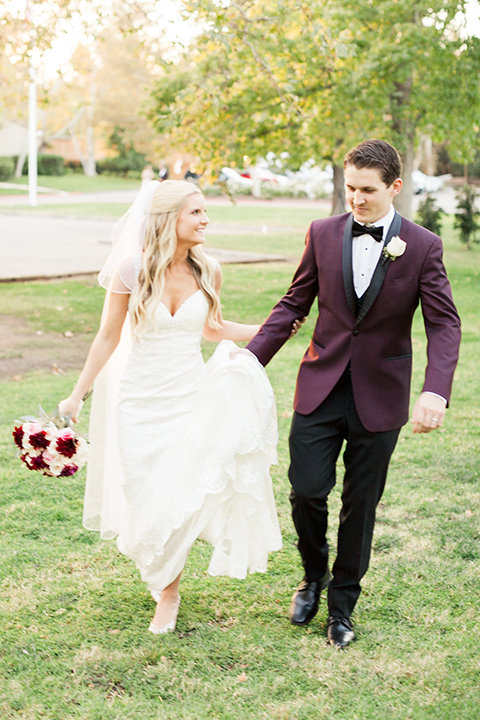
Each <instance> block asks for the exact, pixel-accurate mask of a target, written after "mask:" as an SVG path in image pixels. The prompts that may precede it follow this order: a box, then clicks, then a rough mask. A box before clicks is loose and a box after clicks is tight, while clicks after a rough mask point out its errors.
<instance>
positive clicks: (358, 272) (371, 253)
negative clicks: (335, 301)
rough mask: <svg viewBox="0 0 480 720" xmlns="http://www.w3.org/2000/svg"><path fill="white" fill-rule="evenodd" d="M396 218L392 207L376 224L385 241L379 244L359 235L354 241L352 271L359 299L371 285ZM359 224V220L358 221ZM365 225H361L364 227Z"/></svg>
mask: <svg viewBox="0 0 480 720" xmlns="http://www.w3.org/2000/svg"><path fill="white" fill-rule="evenodd" d="M394 217H395V208H394V207H393V205H390V210H389V211H388V213H387V214H386V215H385V217H383V218H380V220H377V221H376V222H374V223H371V225H373V227H381V228H383V241H382V242H377V240H375V238H373V237H372V236H371V235H368V234H365V235H359V236H358V237H355V238H353V240H352V269H353V286H354V288H355V292H356V294H357V297H359V298H360V297H362V295H363V293H364V292H365V290H366V289H367V288H368V286H369V285H370V282H371V280H372V275H373V273H374V272H375V268H376V267H377V264H378V261H379V260H380V255H381V254H382V250H383V246H384V243H385V238H386V237H387V233H388V231H389V229H390V225H391V224H392V222H393V218H394ZM357 222H358V220H357ZM364 224H365V223H359V225H364Z"/></svg>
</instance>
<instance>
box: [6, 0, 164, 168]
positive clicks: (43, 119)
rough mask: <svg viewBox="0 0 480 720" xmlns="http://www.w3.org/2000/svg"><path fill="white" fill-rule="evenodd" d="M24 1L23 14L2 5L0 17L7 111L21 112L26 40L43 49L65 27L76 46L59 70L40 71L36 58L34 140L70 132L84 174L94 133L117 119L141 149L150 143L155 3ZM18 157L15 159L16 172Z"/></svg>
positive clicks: (157, 43) (90, 164)
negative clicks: (146, 113)
mask: <svg viewBox="0 0 480 720" xmlns="http://www.w3.org/2000/svg"><path fill="white" fill-rule="evenodd" d="M30 6H31V12H30V15H29V16H27V17H26V16H25V13H21V14H20V13H17V14H16V15H15V14H13V13H10V14H7V13H3V15H2V16H1V18H0V19H1V22H0V31H1V33H2V38H3V39H4V40H5V43H6V45H5V51H4V53H3V55H1V56H0V69H1V70H2V79H1V81H0V82H1V95H0V98H1V103H2V105H3V108H4V109H7V110H8V114H9V117H10V118H12V119H13V118H18V119H21V118H26V116H27V86H28V82H29V63H30V57H31V54H32V52H33V48H34V47H35V48H37V50H38V51H39V54H40V55H42V56H43V54H44V53H45V52H47V51H48V50H49V49H50V48H51V47H52V43H53V42H54V40H55V39H57V38H59V37H61V36H62V35H65V34H67V35H68V34H70V36H71V38H72V45H74V46H76V48H75V50H74V52H73V54H72V56H71V58H70V61H69V63H68V64H67V66H66V67H64V68H63V69H62V71H61V72H59V73H58V74H57V75H56V76H55V75H52V73H51V71H50V74H47V73H46V71H45V65H42V64H41V63H40V68H39V75H38V106H39V109H40V113H39V118H40V123H41V125H42V130H43V137H42V139H41V141H40V142H41V143H43V145H44V146H46V147H48V143H49V142H51V141H53V140H55V139H57V138H64V137H69V138H71V140H72V142H73V144H74V146H75V147H76V151H77V155H78V157H79V159H80V161H81V163H82V165H83V168H84V171H85V173H86V174H90V175H91V174H95V142H96V138H98V137H101V136H103V138H108V136H109V135H110V134H111V133H112V131H113V128H114V127H115V125H117V124H121V125H122V126H125V127H127V128H128V129H129V131H131V132H134V133H135V144H136V145H137V146H138V147H139V148H140V149H141V150H143V149H145V150H146V149H147V147H148V149H151V147H152V144H153V140H154V133H153V131H152V130H151V128H150V127H149V125H148V123H147V121H146V119H145V117H143V116H142V115H141V110H142V105H143V103H144V101H145V99H146V98H147V97H148V93H149V90H150V87H151V85H152V82H153V73H154V71H155V67H154V63H153V55H152V53H155V52H158V51H159V50H160V51H163V49H164V48H163V47H162V45H161V31H159V30H158V29H157V28H156V27H155V23H156V19H155V17H150V13H151V11H152V10H153V9H154V6H155V3H154V2H152V3H148V2H127V1H126V0H113V2H112V3H105V2H103V0H93V1H92V2H89V3H88V8H87V6H86V5H85V3H84V2H82V0H68V1H67V0H63V1H61V2H53V1H51V0H47V1H46V2H34V3H30ZM81 31H82V32H81ZM47 55H48V52H47ZM25 152H26V148H25ZM24 159H25V158H24V157H21V158H20V159H19V163H18V168H19V172H21V168H22V166H23V162H24Z"/></svg>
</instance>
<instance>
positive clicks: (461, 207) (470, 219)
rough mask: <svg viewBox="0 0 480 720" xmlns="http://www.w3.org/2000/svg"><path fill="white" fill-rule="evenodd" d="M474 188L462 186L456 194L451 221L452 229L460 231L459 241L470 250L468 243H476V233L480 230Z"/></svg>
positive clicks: (479, 213) (479, 215)
mask: <svg viewBox="0 0 480 720" xmlns="http://www.w3.org/2000/svg"><path fill="white" fill-rule="evenodd" d="M477 195H478V194H477V190H476V188H474V187H472V186H470V185H464V186H463V187H462V188H459V189H458V190H457V192H456V198H457V212H456V213H455V219H454V221H453V227H454V228H455V229H456V230H460V235H459V236H460V240H461V241H462V242H463V243H465V245H466V246H467V248H470V243H472V242H478V239H477V232H478V231H479V230H480V222H479V221H478V218H479V217H480V212H479V211H478V210H477V208H476V206H475V201H476V199H477Z"/></svg>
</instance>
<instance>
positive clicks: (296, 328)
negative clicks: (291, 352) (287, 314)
mask: <svg viewBox="0 0 480 720" xmlns="http://www.w3.org/2000/svg"><path fill="white" fill-rule="evenodd" d="M306 319H307V318H299V319H298V320H294V321H293V323H292V330H291V333H290V336H289V338H288V339H289V340H290V339H291V338H292V337H293V336H294V335H297V334H298V331H299V330H300V328H301V327H302V325H303V323H304V322H305V320H306ZM239 353H244V354H245V353H248V354H249V355H253V353H252V352H250V350H247V348H239V347H237V348H235V349H234V350H232V351H231V352H230V359H231V360H234V359H235V356H236V355H238V354H239ZM254 357H255V356H254Z"/></svg>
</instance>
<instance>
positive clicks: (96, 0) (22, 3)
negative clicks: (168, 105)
mask: <svg viewBox="0 0 480 720" xmlns="http://www.w3.org/2000/svg"><path fill="white" fill-rule="evenodd" d="M79 2H80V3H81V5H82V8H81V12H82V19H83V20H85V19H87V20H88V16H89V15H90V16H91V18H92V30H93V29H94V25H93V22H94V12H93V8H92V6H102V7H103V8H107V9H108V8H110V7H111V4H112V0H83V2H82V0H79ZM50 4H55V0H44V2H42V3H40V5H38V4H36V5H35V4H33V3H32V2H30V3H29V2H28V0H7V2H6V3H5V5H8V6H9V7H10V9H11V10H12V11H13V12H15V13H18V14H20V15H21V14H23V13H25V10H26V7H27V6H28V5H30V7H31V8H32V7H33V9H34V11H35V13H36V14H41V12H42V7H43V8H47V7H48V5H50ZM151 19H152V28H151V32H154V31H155V30H156V31H157V33H158V35H160V36H162V38H163V39H164V40H166V41H167V43H169V42H170V43H171V44H172V45H174V44H180V45H188V43H189V42H190V41H191V39H192V38H193V37H194V36H195V34H196V32H197V31H198V28H196V27H195V23H194V21H193V20H189V21H185V20H184V19H183V18H182V17H181V15H180V13H179V11H178V4H177V3H176V2H175V0H156V2H155V12H154V13H152V15H151ZM38 20H40V18H38ZM462 20H463V18H461V19H459V22H462ZM466 21H467V23H466V25H467V34H468V35H476V36H480V3H479V2H478V0H469V2H468V3H467V12H466ZM462 24H463V23H462ZM97 27H98V26H97ZM72 39H73V40H74V42H72ZM92 39H93V38H92V37H91V36H90V37H89V35H88V34H87V33H86V32H85V30H84V28H83V27H82V26H81V20H80V17H79V16H78V17H77V18H76V19H75V18H73V19H72V21H71V22H69V26H68V28H67V27H65V32H64V33H63V34H62V35H60V36H59V37H58V38H57V39H56V40H55V41H54V42H53V44H52V49H51V50H49V51H48V52H47V53H45V55H44V57H43V58H42V65H43V69H44V72H43V73H42V74H43V75H44V78H45V79H47V80H48V79H54V77H55V76H56V74H57V71H58V70H59V69H60V68H62V66H66V65H67V64H68V61H69V59H70V57H71V55H72V53H73V51H74V49H75V46H76V45H77V43H78V42H81V43H84V44H89V43H90V42H91V40H92ZM75 41H76V42H75Z"/></svg>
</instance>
